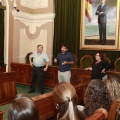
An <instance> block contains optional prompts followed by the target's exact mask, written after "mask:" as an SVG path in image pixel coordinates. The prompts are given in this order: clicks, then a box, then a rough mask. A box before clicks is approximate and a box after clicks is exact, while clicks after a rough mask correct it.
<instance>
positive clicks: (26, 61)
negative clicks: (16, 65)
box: [25, 52, 32, 64]
mask: <svg viewBox="0 0 120 120" xmlns="http://www.w3.org/2000/svg"><path fill="white" fill-rule="evenodd" d="M31 54H32V52H29V53H27V55H26V56H25V63H26V64H30V61H29V56H30V55H31Z"/></svg>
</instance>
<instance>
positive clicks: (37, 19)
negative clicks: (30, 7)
mask: <svg viewBox="0 0 120 120" xmlns="http://www.w3.org/2000/svg"><path fill="white" fill-rule="evenodd" d="M12 14H13V16H14V19H15V20H19V21H20V22H22V23H24V24H25V25H26V26H28V27H29V32H30V33H31V34H34V33H35V32H36V28H37V27H41V26H42V25H43V24H46V23H48V22H53V21H54V17H55V14H54V13H47V14H35V15H33V14H28V13H25V12H21V11H19V12H17V11H15V10H13V11H12Z"/></svg>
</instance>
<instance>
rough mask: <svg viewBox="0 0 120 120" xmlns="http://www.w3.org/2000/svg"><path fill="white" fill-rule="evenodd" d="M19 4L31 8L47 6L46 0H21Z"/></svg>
mask: <svg viewBox="0 0 120 120" xmlns="http://www.w3.org/2000/svg"><path fill="white" fill-rule="evenodd" d="M20 4H21V6H24V7H28V8H31V9H38V8H47V7H48V0H21V1H20Z"/></svg>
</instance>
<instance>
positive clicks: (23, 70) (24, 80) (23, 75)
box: [11, 63, 32, 85]
mask: <svg viewBox="0 0 120 120" xmlns="http://www.w3.org/2000/svg"><path fill="white" fill-rule="evenodd" d="M11 71H15V72H16V83H20V84H25V85H30V84H31V77H32V68H31V66H30V65H29V64H22V63H11Z"/></svg>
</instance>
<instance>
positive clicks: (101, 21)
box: [96, 0, 108, 45]
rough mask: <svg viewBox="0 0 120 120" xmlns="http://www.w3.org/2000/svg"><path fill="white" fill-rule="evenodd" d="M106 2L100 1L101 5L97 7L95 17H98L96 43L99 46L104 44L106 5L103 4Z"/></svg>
mask: <svg viewBox="0 0 120 120" xmlns="http://www.w3.org/2000/svg"><path fill="white" fill-rule="evenodd" d="M105 2H106V0H101V5H99V6H98V8H97V11H96V15H98V26H99V37H100V40H99V41H98V43H100V44H101V45H105V44H106V23H107V17H106V14H107V11H108V5H107V4H106V3H105Z"/></svg>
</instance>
